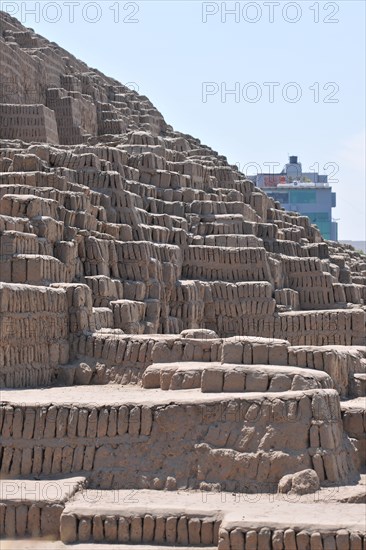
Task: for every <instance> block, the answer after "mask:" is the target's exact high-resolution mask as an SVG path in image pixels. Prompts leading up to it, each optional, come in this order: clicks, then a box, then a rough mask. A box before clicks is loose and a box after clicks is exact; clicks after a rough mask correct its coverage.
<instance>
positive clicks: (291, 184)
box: [248, 156, 338, 241]
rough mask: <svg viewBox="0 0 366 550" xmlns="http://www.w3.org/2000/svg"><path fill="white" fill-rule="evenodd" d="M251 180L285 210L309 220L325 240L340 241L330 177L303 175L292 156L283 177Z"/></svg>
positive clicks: (271, 176)
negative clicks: (333, 212)
mask: <svg viewBox="0 0 366 550" xmlns="http://www.w3.org/2000/svg"><path fill="white" fill-rule="evenodd" d="M248 178H249V179H251V180H252V181H253V182H254V183H255V185H256V186H257V187H260V188H261V189H263V190H264V191H265V192H266V193H267V195H269V196H270V197H272V198H273V199H275V200H276V201H278V202H280V203H281V206H283V208H285V209H286V210H290V211H295V212H300V213H301V214H303V215H304V216H308V217H309V218H310V219H311V222H312V223H313V224H314V225H317V226H318V228H319V230H320V232H321V234H322V236H323V237H324V239H328V240H331V241H336V240H337V238H338V226H337V222H335V221H334V220H333V219H332V208H334V207H335V206H336V194H335V193H334V192H332V188H331V186H330V185H329V183H328V176H327V175H322V174H318V173H316V172H303V171H302V166H301V163H300V162H298V159H297V157H295V156H291V157H290V158H289V162H288V163H287V164H286V165H285V166H284V168H283V170H282V172H281V173H279V174H274V173H271V174H269V173H268V174H264V173H261V174H257V175H256V176H248Z"/></svg>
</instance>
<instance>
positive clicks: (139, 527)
mask: <svg viewBox="0 0 366 550" xmlns="http://www.w3.org/2000/svg"><path fill="white" fill-rule="evenodd" d="M220 524H221V514H220V513H218V512H217V511H212V510H211V507H210V506H209V505H208V504H207V503H204V502H203V499H202V496H201V494H200V493H193V494H190V493H181V494H178V493H176V492H173V493H167V492H163V491H146V490H145V491H144V490H141V491H137V490H119V491H117V490H104V491H101V490H92V489H88V490H87V491H85V492H83V491H81V492H79V493H77V494H76V495H75V497H74V498H73V499H72V500H71V501H70V502H68V503H67V504H66V506H65V509H64V511H63V513H62V515H61V518H60V534H61V541H62V542H64V543H66V544H73V543H81V542H83V543H86V542H95V543H98V542H107V543H113V544H116V543H125V544H128V543H129V544H141V543H143V544H150V545H163V546H165V545H167V546H169V545H170V546H172V545H176V546H179V547H182V546H183V547H184V546H188V545H193V546H199V545H206V546H212V545H217V543H218V532H219V528H220Z"/></svg>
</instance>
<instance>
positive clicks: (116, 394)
mask: <svg viewBox="0 0 366 550" xmlns="http://www.w3.org/2000/svg"><path fill="white" fill-rule="evenodd" d="M314 391H316V390H301V391H300V390H299V391H286V392H280V393H279V392H264V393H263V392H258V393H257V392H249V393H242V394H240V393H201V391H200V390H199V389H192V390H179V391H174V390H168V391H164V390H161V389H150V390H145V389H143V388H141V387H140V386H119V385H116V384H110V385H105V386H66V387H50V388H34V389H20V390H13V389H4V390H2V391H1V402H3V403H6V404H8V403H9V404H22V405H26V406H41V405H50V404H53V405H82V406H90V407H93V406H95V407H100V406H103V405H105V406H110V407H111V406H114V405H115V406H120V405H125V404H131V405H168V404H170V403H174V404H179V403H182V404H184V403H205V402H212V401H215V402H217V401H218V402H223V401H233V400H240V399H245V400H252V399H253V400H256V399H263V398H264V397H265V398H268V399H271V398H277V399H279V398H281V399H282V400H286V399H293V398H294V397H301V396H302V395H304V394H305V395H306V394H308V393H309V394H310V395H313V393H314ZM318 391H334V390H318Z"/></svg>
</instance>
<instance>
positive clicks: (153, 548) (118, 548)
mask: <svg viewBox="0 0 366 550" xmlns="http://www.w3.org/2000/svg"><path fill="white" fill-rule="evenodd" d="M19 548H22V550H72V549H73V548H75V550H111V549H112V548H113V550H131V544H113V546H111V545H110V544H108V543H106V544H105V543H100V544H99V543H88V542H87V543H85V544H84V543H78V544H75V545H74V544H71V545H69V544H64V543H63V542H62V541H60V540H55V541H52V540H49V539H37V540H32V539H15V540H14V539H7V540H3V541H2V542H1V550H19ZM159 548H161V546H160V545H159V546H157V545H150V544H134V545H133V546H132V549H133V550H157V549H159ZM163 548H164V550H174V548H175V549H176V548H177V546H175V545H174V546H166V545H164V546H163ZM216 548H217V545H213V546H191V545H189V546H179V550H213V549H216Z"/></svg>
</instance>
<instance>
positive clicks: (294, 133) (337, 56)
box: [0, 0, 366, 240]
mask: <svg viewBox="0 0 366 550" xmlns="http://www.w3.org/2000/svg"><path fill="white" fill-rule="evenodd" d="M0 5H1V6H2V9H6V11H8V12H9V13H11V12H14V15H15V16H17V17H18V18H19V19H22V22H23V24H25V25H26V26H28V27H32V28H34V30H35V31H36V32H38V33H39V34H42V35H44V36H45V37H47V38H48V39H49V40H51V41H54V42H57V43H58V44H59V45H60V46H62V47H64V48H65V49H67V50H68V51H70V52H71V53H73V54H74V55H75V56H76V57H78V58H80V59H82V60H83V61H85V62H86V63H87V64H88V65H89V66H91V67H96V68H98V69H99V70H101V71H102V72H104V73H106V74H107V75H109V76H112V77H114V78H116V79H117V80H119V81H121V82H122V83H125V84H128V83H136V84H137V86H138V89H139V92H140V93H141V94H143V95H147V96H148V97H149V98H150V99H151V101H152V102H153V103H154V104H155V106H156V107H157V108H158V109H159V110H160V111H161V112H162V114H163V115H164V117H165V120H166V121H167V122H168V123H169V124H172V125H173V126H174V128H175V129H177V130H179V131H182V132H185V133H189V134H191V135H193V136H195V137H198V138H199V139H201V141H202V142H203V143H206V144H208V145H210V146H211V147H212V148H213V149H215V150H217V151H218V152H219V153H220V154H224V155H226V156H227V157H228V160H229V162H231V163H239V164H240V166H241V167H243V166H245V165H246V164H247V163H249V162H253V163H257V164H259V165H260V166H261V167H262V168H263V171H266V170H267V168H266V167H265V166H264V163H265V162H278V163H280V165H281V168H282V165H283V164H284V163H285V162H286V161H287V154H294V155H298V156H299V158H300V161H301V162H302V164H303V169H304V170H310V169H311V168H310V167H311V166H313V165H314V164H315V163H318V165H319V168H320V172H321V173H328V174H329V175H330V173H331V172H330V168H329V169H328V172H327V170H326V169H323V167H324V165H326V163H336V164H337V165H338V166H339V172H338V173H337V174H335V175H334V176H333V179H337V180H338V181H335V182H334V183H333V189H334V190H335V191H336V192H337V203H338V205H337V208H336V209H335V210H334V217H335V218H338V219H339V238H340V239H353V240H364V239H365V233H366V229H365V175H364V172H365V160H364V146H365V103H364V98H365V68H364V67H365V53H364V52H365V3H364V2H363V1H361V0H360V1H353V0H341V1H338V2H313V1H304V0H301V1H298V2H282V1H277V2H271V1H269V2H265V1H264V2H261V1H258V2H201V1H199V0H193V1H187V0H184V1H179V0H165V1H164V0H163V1H156V0H146V1H138V0H136V2H124V1H119V2H116V1H115V0H113V1H109V0H103V1H101V2H88V1H84V0H78V1H76V0H75V1H72V0H70V1H68V2H66V1H62V0H59V1H57V2H48V1H46V0H43V1H41V2H31V1H27V2H24V1H22V2H20V1H18V2H15V1H13V2H10V1H9V2H5V1H3V2H0ZM45 6H47V8H45ZM225 6H226V10H230V9H231V10H233V9H234V10H236V12H235V14H233V15H229V14H227V15H226V22H225V13H224V12H225ZM31 8H33V9H34V8H35V9H36V12H38V13H39V17H38V15H37V16H35V15H32V14H30V13H27V9H31ZM15 10H18V11H17V13H15ZM72 11H73V12H74V22H70V13H72ZM209 12H217V13H213V14H212V15H209V14H208V13H209ZM205 14H207V15H206V17H205ZM36 17H37V21H36ZM204 18H206V22H203V19H204ZM57 19H59V20H58V21H57V22H55V20H57ZM94 19H99V21H97V22H95V23H92V22H91V21H92V20H94ZM235 19H236V20H235ZM129 20H135V21H136V22H135V23H133V22H129ZM296 20H297V21H296ZM316 20H318V22H315V21H316ZM52 21H53V22H52ZM250 21H252V22H250ZM271 21H272V22H271ZM290 21H294V22H292V23H291V22H290ZM326 21H329V22H326ZM336 21H338V22H336ZM269 82H274V83H278V85H276V87H275V88H274V99H273V101H272V102H271V101H270V100H269V86H268V84H267V85H264V83H269ZM290 82H293V83H296V88H295V87H294V86H292V87H289V88H288V89H287V96H286V85H287V84H288V83H290ZM203 83H212V84H211V85H210V87H209V89H210V90H212V91H213V92H215V93H214V94H212V95H209V96H207V97H206V100H207V101H203V98H202V92H203V90H204V89H205V88H204V87H205V86H206V85H204V84H203ZM248 83H255V86H249V87H248V86H247V84H248ZM314 83H318V84H316V85H315V86H313V85H314ZM328 83H333V84H328ZM225 85H226V89H227V90H230V89H235V87H236V90H237V91H238V92H239V94H240V95H239V97H236V98H235V96H234V95H233V94H232V95H227V96H226V102H225V101H222V97H221V92H225ZM326 85H328V87H327V88H326V89H323V88H324V86H326ZM310 87H312V89H309V88H310ZM206 88H207V86H206ZM317 89H318V92H319V93H318V101H317V102H316V101H315V98H316V95H317V93H316V90H317ZM255 93H261V94H262V97H261V99H260V100H259V101H258V102H256V103H253V102H251V101H250V100H251V99H252V98H253V97H254V94H255ZM295 93H299V94H300V93H301V99H300V100H299V101H298V102H291V101H290V100H291V99H292V98H293V97H294V94H295ZM283 94H285V98H284V97H283ZM327 97H328V101H329V100H332V99H333V102H326V100H327ZM235 99H237V100H238V101H235ZM334 100H336V102H334ZM313 169H314V168H313Z"/></svg>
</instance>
